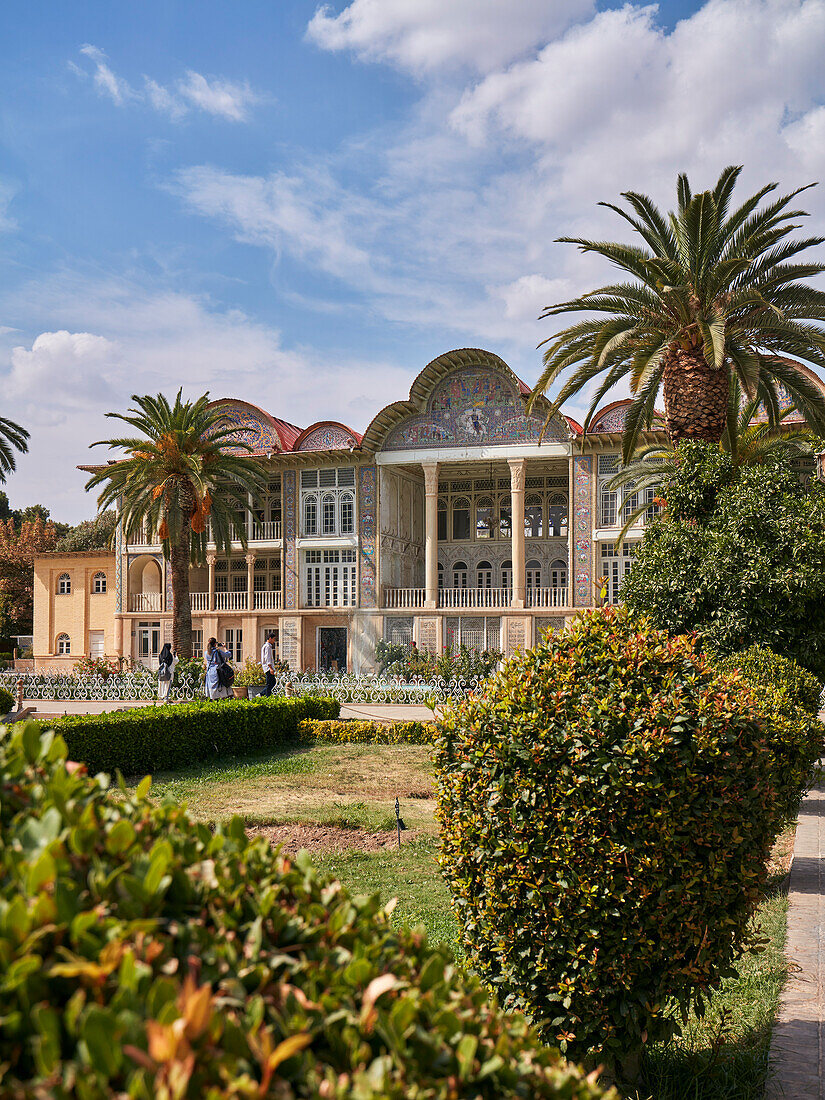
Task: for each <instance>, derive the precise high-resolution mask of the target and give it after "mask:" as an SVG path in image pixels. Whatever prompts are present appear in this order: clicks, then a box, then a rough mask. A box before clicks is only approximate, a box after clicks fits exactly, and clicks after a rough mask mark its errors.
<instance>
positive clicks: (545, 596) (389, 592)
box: [384, 588, 568, 611]
mask: <svg viewBox="0 0 825 1100" xmlns="http://www.w3.org/2000/svg"><path fill="white" fill-rule="evenodd" d="M525 596H526V599H525V604H526V606H527V607H531V608H533V607H567V606H568V604H567V598H568V594H567V589H566V588H528V589H527V591H526V593H525ZM425 599H426V590H425V589H423V588H387V589H385V593H384V606H385V607H386V608H388V609H389V610H392V611H415V610H418V609H421V608H423V607H424V602H425ZM512 599H513V590H512V589H511V588H439V590H438V606H439V608H447V609H452V608H457V609H462V610H463V609H467V608H472V609H473V610H483V609H485V608H493V609H496V608H505V607H509V606H510V605H511V603H512Z"/></svg>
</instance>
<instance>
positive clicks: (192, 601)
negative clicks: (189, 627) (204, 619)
mask: <svg viewBox="0 0 825 1100" xmlns="http://www.w3.org/2000/svg"><path fill="white" fill-rule="evenodd" d="M189 606H190V607H191V608H192V610H193V611H208V610H209V593H208V592H190V593H189Z"/></svg>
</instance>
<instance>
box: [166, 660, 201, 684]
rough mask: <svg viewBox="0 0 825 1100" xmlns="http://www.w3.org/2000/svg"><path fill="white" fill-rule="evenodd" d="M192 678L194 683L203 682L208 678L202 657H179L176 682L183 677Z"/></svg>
mask: <svg viewBox="0 0 825 1100" xmlns="http://www.w3.org/2000/svg"><path fill="white" fill-rule="evenodd" d="M184 678H185V679H187V680H191V682H192V683H193V684H202V683H203V682H204V680H205V679H206V668H205V667H204V663H203V661H202V660H201V658H200V657H179V658H178V663H177V664H176V665H175V677H174V682H175V683H176V684H177V683H179V682H180V681H181V680H183V679H184Z"/></svg>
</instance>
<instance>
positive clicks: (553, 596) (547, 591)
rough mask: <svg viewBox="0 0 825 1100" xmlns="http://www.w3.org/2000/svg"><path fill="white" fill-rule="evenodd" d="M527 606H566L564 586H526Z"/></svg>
mask: <svg viewBox="0 0 825 1100" xmlns="http://www.w3.org/2000/svg"><path fill="white" fill-rule="evenodd" d="M527 606H528V607H567V589H566V588H528V589H527Z"/></svg>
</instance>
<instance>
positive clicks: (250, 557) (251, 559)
mask: <svg viewBox="0 0 825 1100" xmlns="http://www.w3.org/2000/svg"><path fill="white" fill-rule="evenodd" d="M246 564H247V565H254V564H255V555H254V554H253V553H252V552H251V551H250V552H249V553H248V554H247V555H246Z"/></svg>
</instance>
